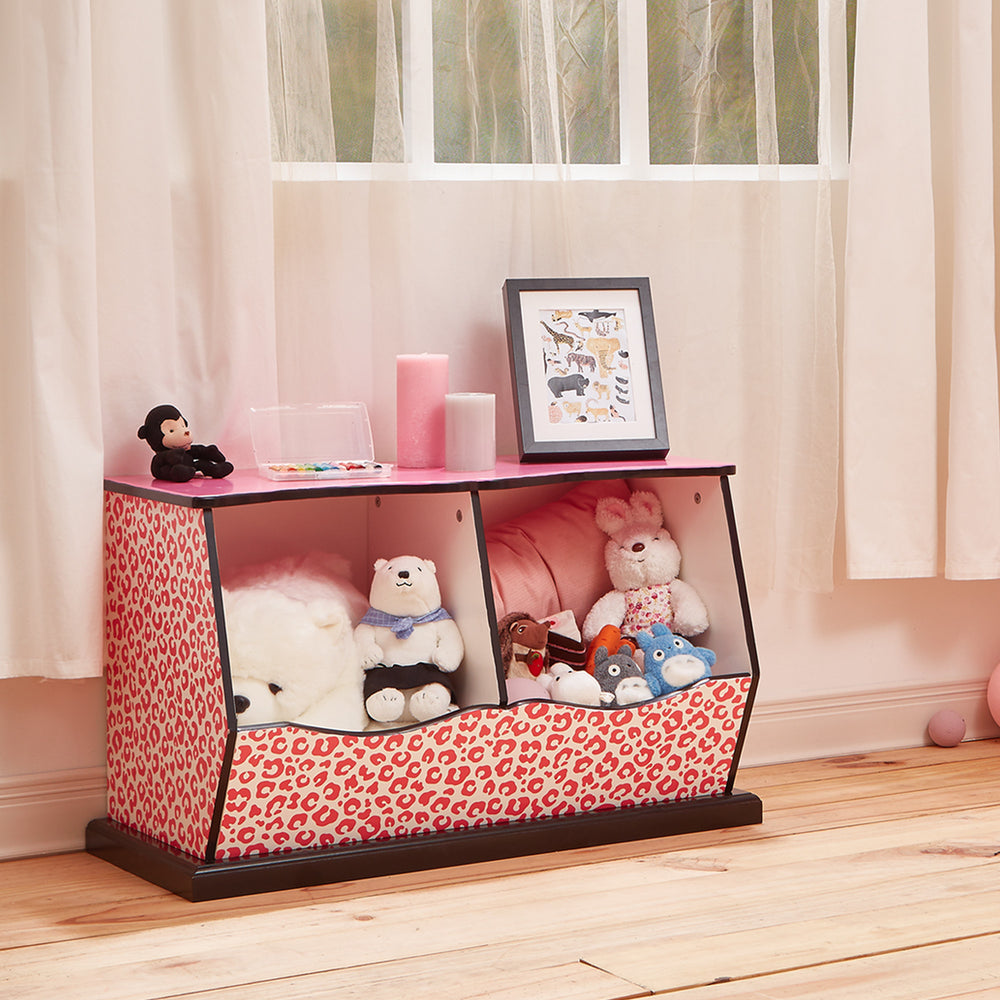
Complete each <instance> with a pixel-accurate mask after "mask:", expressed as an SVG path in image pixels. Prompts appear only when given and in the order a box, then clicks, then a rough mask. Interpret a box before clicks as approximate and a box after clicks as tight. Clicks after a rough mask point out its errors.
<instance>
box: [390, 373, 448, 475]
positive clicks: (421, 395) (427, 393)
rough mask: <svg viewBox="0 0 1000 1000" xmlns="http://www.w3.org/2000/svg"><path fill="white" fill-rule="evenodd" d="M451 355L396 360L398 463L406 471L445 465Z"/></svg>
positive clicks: (438, 467) (436, 467)
mask: <svg viewBox="0 0 1000 1000" xmlns="http://www.w3.org/2000/svg"><path fill="white" fill-rule="evenodd" d="M447 393H448V355H447V354H400V355H398V356H397V357H396V464H397V465H399V466H400V467H401V468H404V469H440V468H441V467H442V466H443V465H444V438H445V430H444V397H445V396H446V395H447Z"/></svg>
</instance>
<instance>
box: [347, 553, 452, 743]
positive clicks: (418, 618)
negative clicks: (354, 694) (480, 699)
mask: <svg viewBox="0 0 1000 1000" xmlns="http://www.w3.org/2000/svg"><path fill="white" fill-rule="evenodd" d="M369 601H370V607H369V609H368V611H367V612H366V613H365V615H364V616H363V617H362V619H361V622H360V623H359V624H358V626H357V628H356V629H355V630H354V636H355V640H356V642H357V645H358V649H359V651H360V654H361V662H362V665H363V666H364V668H365V685H364V697H365V709H366V710H367V712H368V715H369V717H370V718H371V719H372V721H373V722H374V723H376V724H383V725H384V724H389V723H393V724H396V725H402V724H406V723H410V722H426V721H427V720H428V719H434V718H437V717H438V716H440V715H444V714H445V713H446V712H450V711H455V710H456V709H457V706H456V705H455V703H454V687H453V684H452V678H451V676H450V675H451V674H453V673H454V672H455V671H456V670H457V669H458V667H459V665H460V664H461V662H462V658H463V657H464V656H465V646H464V644H463V642H462V634H461V632H459V629H458V626H457V625H456V624H455V622H454V621H453V620H452V618H451V616H450V615H449V614H448V612H447V611H445V610H444V608H442V607H441V590H440V587H439V585H438V580H437V569H436V567H435V565H434V563H433V562H431V560H430V559H421V558H420V557H419V556H396V557H395V558H394V559H378V560H376V561H375V574H374V576H373V577H372V584H371V590H370V592H369Z"/></svg>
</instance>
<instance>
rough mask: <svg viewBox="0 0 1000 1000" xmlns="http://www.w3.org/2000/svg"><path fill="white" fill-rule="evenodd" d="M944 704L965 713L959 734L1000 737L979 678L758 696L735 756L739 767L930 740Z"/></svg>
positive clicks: (909, 745) (899, 746) (983, 686)
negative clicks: (769, 697)
mask: <svg viewBox="0 0 1000 1000" xmlns="http://www.w3.org/2000/svg"><path fill="white" fill-rule="evenodd" d="M945 708H947V709H951V710H953V711H955V712H958V713H959V715H961V716H962V717H963V718H964V719H965V728H966V732H965V738H966V739H972V740H977V739H991V738H994V737H996V736H1000V727H998V726H997V724H996V723H995V722H994V721H993V718H992V717H991V716H990V713H989V708H988V706H987V704H986V682H985V681H978V682H975V681H973V682H963V683H953V684H936V685H934V686H933V687H927V686H924V687H899V688H881V689H878V690H873V691H853V692H849V693H840V694H831V695H823V696H820V697H813V698H801V699H789V700H786V701H770V702H769V701H766V700H764V699H758V701H757V704H756V705H755V706H754V708H753V712H752V715H751V718H750V728H749V730H748V733H747V740H746V744H745V746H744V748H743V755H742V757H741V759H740V765H741V766H742V767H753V766H754V765H756V764H778V763H782V762H786V761H793V760H812V759H814V758H816V757H838V756H842V755H844V754H852V753H869V752H872V751H882V750H896V749H899V748H901V747H915V746H925V745H930V738H929V737H928V735H927V724H928V722H930V719H931V717H932V716H933V715H934V713H935V712H937V711H939V710H941V709H945Z"/></svg>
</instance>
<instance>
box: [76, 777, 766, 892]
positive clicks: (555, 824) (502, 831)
mask: <svg viewBox="0 0 1000 1000" xmlns="http://www.w3.org/2000/svg"><path fill="white" fill-rule="evenodd" d="M762 818H763V808H762V806H761V801H760V799H759V798H758V797H757V796H756V795H753V794H752V793H750V792H740V791H734V792H732V793H731V794H729V795H722V796H718V797H706V798H696V799H687V800H684V801H681V802H668V803H662V804H658V805H652V806H643V807H640V808H634V809H616V810H601V811H598V812H592V813H585V814H580V815H572V816H561V817H557V818H555V819H544V820H534V821H530V822H523V823H510V824H502V825H497V826H488V827H477V828H475V829H465V830H455V831H446V832H444V833H428V834H420V835H415V836H412V837H400V838H397V839H387V840H375V841H367V842H364V843H357V844H345V845H341V846H338V847H327V848H304V849H302V850H297V851H291V852H288V853H285V854H268V855H263V856H256V855H255V856H254V857H249V858H235V859H226V860H223V861H205V860H203V859H201V858H196V857H195V856H193V855H191V854H186V853H185V852H183V851H179V850H177V849H176V848H173V847H170V846H169V845H166V844H163V843H161V842H159V841H157V840H153V839H152V838H150V837H146V836H144V835H143V834H140V833H137V832H136V831H134V830H130V829H128V828H127V827H124V826H121V825H120V824H118V823H115V822H114V821H113V820H109V819H95V820H92V821H91V822H90V823H89V824H88V825H87V841H86V843H87V850H88V851H89V852H90V853H91V854H93V855H95V856H96V857H99V858H102V859H103V860H105V861H108V862H110V863H111V864H113V865H116V866H117V867H118V868H122V869H124V870H125V871H127V872H131V873H132V874H133V875H138V876H139V877H140V878H143V879H145V880H146V881H147V882H152V883H153V884H154V885H158V886H160V887H162V888H164V889H168V890H170V891H171V892H173V893H176V894H177V895H178V896H182V897H184V898H185V899H189V900H191V901H192V902H196V903H197V902H201V901H203V900H209V899H226V898H228V897H230V896H244V895H249V894H251V893H258V892H274V891H276V890H279V889H296V888H302V887H304V886H311V885H324V884H328V883H333V882H346V881H354V880H357V879H363V878H373V877H374V876H377V875H397V874H400V873H401V872H410V871H420V870H423V869H429V868H447V867H451V866H453V865H467V864H474V863H476V862H480V861H495V860H497V859H499V858H510V857H518V856H523V855H529V854H546V853H549V852H553V851H562V850H571V849H575V848H581V847H596V846H598V845H601V844H614V843H622V842H625V841H633V840H648V839H652V838H655V837H667V836H675V835H677V834H682V833H697V832H699V831H703V830H716V829H722V828H724V827H734V826H749V825H751V824H754V823H760V822H761V820H762Z"/></svg>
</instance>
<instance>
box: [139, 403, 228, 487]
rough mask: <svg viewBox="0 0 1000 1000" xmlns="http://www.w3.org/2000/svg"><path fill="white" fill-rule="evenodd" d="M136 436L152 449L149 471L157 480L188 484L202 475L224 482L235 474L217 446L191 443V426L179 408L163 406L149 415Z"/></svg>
mask: <svg viewBox="0 0 1000 1000" xmlns="http://www.w3.org/2000/svg"><path fill="white" fill-rule="evenodd" d="M137 436H138V437H140V438H143V439H144V440H145V441H147V442H148V443H149V447H150V448H152V449H153V451H154V452H155V454H154V455H153V461H152V462H151V463H150V466H149V471H150V472H152V474H153V478H154V479H168V480H170V481H171V482H173V483H186V482H187V481H188V480H189V479H193V478H194V477H195V476H196V475H197V474H198V473H199V472H200V473H201V474H202V475H203V476H210V477H211V478H212V479H223V478H225V477H226V476H228V475H229V473H230V472H232V471H233V466H232V463H230V462H227V461H226V456H225V455H223V454H222V452H221V451H219V449H218V448H217V447H216V446H215V445H214V444H192V443H191V431H190V429H189V428H188V423H187V421H186V420H185V419H184V417H182V416H181V411H180V410H178V409H177V407H176V406H171V405H170V404H169V403H164V404H163V405H162V406H154V407H153V408H152V409H151V410H150V411H149V413H147V414H146V422H145V423H144V424H143V425H142V426H141V427H140V428H139V430H138V432H137Z"/></svg>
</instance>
